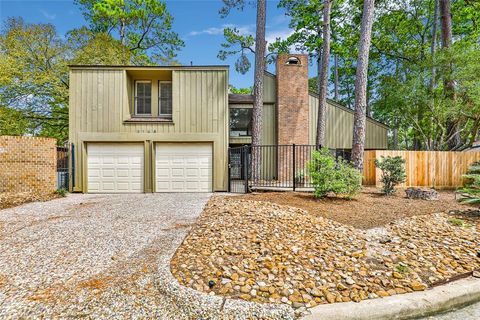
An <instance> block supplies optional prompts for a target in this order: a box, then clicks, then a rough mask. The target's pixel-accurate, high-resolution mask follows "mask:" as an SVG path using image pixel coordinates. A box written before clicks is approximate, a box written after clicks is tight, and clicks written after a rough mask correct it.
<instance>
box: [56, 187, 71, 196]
mask: <svg viewBox="0 0 480 320" xmlns="http://www.w3.org/2000/svg"><path fill="white" fill-rule="evenodd" d="M55 193H56V194H58V195H59V196H60V197H66V196H67V193H68V191H67V190H65V189H57V190H56V191H55Z"/></svg>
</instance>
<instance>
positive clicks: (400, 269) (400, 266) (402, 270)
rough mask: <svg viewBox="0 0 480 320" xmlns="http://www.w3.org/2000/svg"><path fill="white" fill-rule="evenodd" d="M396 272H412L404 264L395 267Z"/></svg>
mask: <svg viewBox="0 0 480 320" xmlns="http://www.w3.org/2000/svg"><path fill="white" fill-rule="evenodd" d="M395 270H396V271H397V272H400V273H408V272H409V271H410V270H409V269H408V267H407V266H404V265H403V264H397V265H396V266H395Z"/></svg>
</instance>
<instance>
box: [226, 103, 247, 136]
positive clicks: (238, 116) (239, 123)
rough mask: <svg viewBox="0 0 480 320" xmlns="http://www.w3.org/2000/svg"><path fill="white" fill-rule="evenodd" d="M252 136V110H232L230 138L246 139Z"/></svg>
mask: <svg viewBox="0 0 480 320" xmlns="http://www.w3.org/2000/svg"><path fill="white" fill-rule="evenodd" d="M251 135H252V109H251V108H232V109H230V136H232V137H245V136H247V137H248V136H251Z"/></svg>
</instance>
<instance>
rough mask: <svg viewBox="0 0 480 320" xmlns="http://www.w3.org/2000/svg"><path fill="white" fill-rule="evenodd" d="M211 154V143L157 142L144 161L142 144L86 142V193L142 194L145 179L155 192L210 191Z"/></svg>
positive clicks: (211, 173) (211, 174) (211, 176)
mask: <svg viewBox="0 0 480 320" xmlns="http://www.w3.org/2000/svg"><path fill="white" fill-rule="evenodd" d="M212 151H213V150H212V144H211V143H161V142H158V143H155V144H154V152H152V153H151V155H150V154H149V156H148V157H147V159H146V158H145V153H146V152H145V145H144V143H89V144H87V172H88V173H87V185H88V192H91V193H135V192H144V190H145V189H144V188H145V180H146V179H151V180H152V182H153V186H154V190H155V191H156V192H211V191H212V181H213V179H212V178H213V170H212V168H213V161H212ZM150 161H151V163H152V164H153V165H152V168H153V172H151V175H150V173H148V174H146V172H148V171H147V170H145V167H149V162H150ZM153 177H155V178H153Z"/></svg>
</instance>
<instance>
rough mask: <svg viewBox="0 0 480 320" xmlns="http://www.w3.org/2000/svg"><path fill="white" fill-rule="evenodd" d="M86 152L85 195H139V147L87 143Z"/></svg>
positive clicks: (140, 168) (140, 170) (141, 190)
mask: <svg viewBox="0 0 480 320" xmlns="http://www.w3.org/2000/svg"><path fill="white" fill-rule="evenodd" d="M87 148H88V149H87V152H88V161H87V165H88V192H94V193H131V192H143V144H140V143H91V144H88V146H87Z"/></svg>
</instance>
